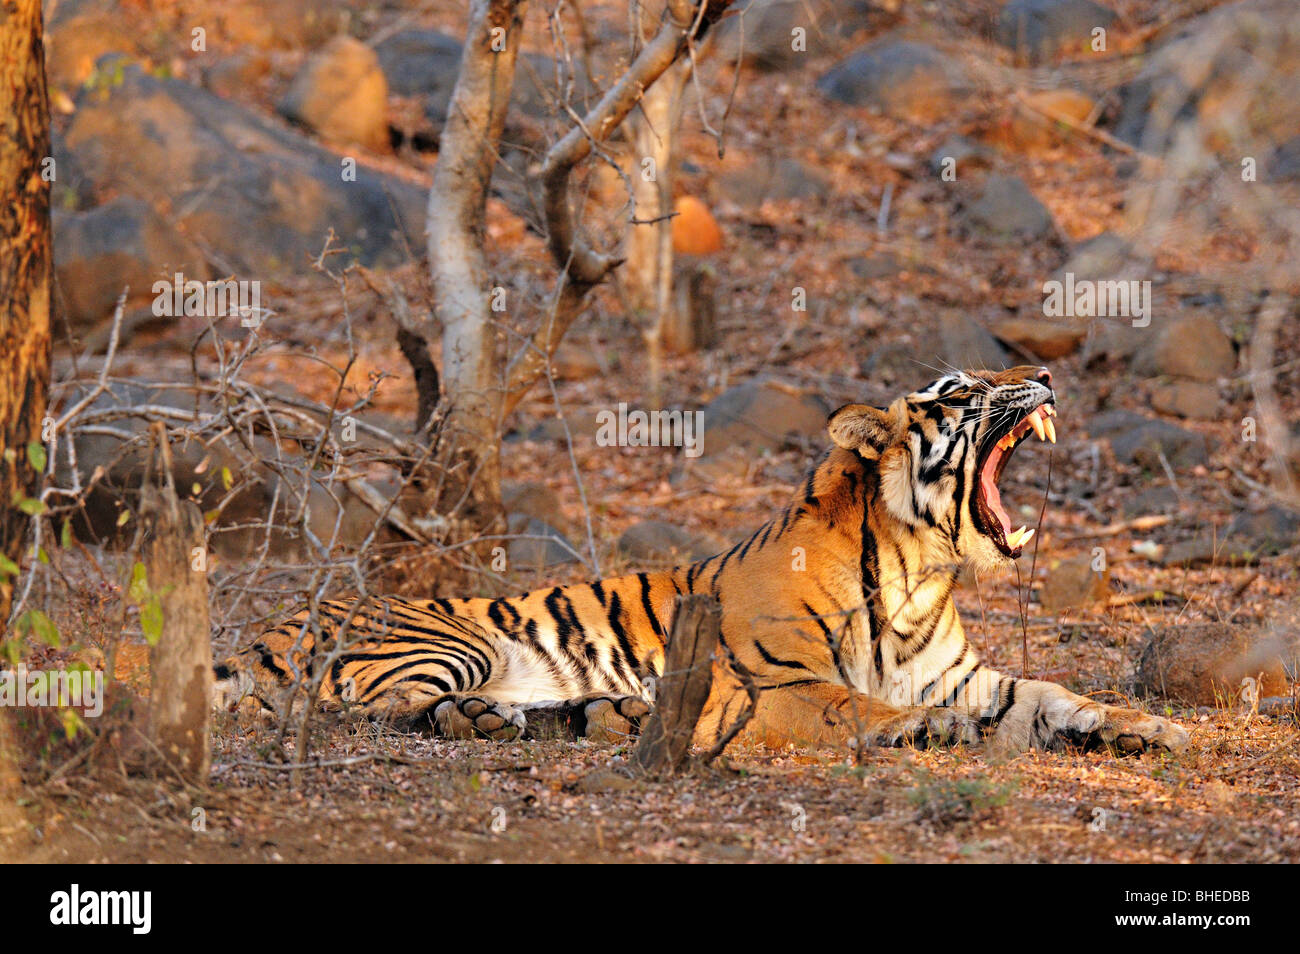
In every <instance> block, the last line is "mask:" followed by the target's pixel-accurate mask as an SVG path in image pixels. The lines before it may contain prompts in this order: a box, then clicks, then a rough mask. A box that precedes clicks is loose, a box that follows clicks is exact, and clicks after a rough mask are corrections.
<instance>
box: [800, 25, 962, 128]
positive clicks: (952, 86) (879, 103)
mask: <svg viewBox="0 0 1300 954" xmlns="http://www.w3.org/2000/svg"><path fill="white" fill-rule="evenodd" d="M969 85H970V84H969V81H968V79H967V77H966V76H965V74H964V73H963V71H962V70H961V68H960V67H959V66H958V65H957V64H956V62H955V61H954V60H953V59H952V58H951V57H949V56H946V55H945V54H944V53H942V52H940V51H939V50H937V49H935V48H934V47H932V46H930V45H928V44H926V43H918V42H915V41H912V40H902V39H894V38H885V39H880V40H876V41H874V42H872V43H869V44H867V45H866V46H864V47H861V48H860V49H858V50H857V51H856V52H854V53H852V54H850V55H849V56H848V58H846V59H845V60H843V61H841V62H840V63H838V64H836V65H835V66H834V67H832V68H831V69H830V70H829V71H827V72H826V73H825V74H823V75H822V77H821V79H819V80H818V81H817V88H818V89H820V90H821V91H822V92H823V93H825V94H826V95H827V96H829V97H830V98H831V99H834V100H838V101H839V102H841V103H848V104H849V105H851V106H866V107H870V108H871V109H875V110H878V111H879V112H882V113H884V114H885V115H887V116H896V117H899V118H903V119H911V120H914V121H924V120H929V119H935V118H937V117H939V116H941V115H943V114H944V113H946V112H948V111H949V110H950V109H951V107H952V105H953V103H954V102H956V101H957V100H958V99H959V98H961V97H962V96H963V95H964V94H965V93H966V92H967V91H968V89H969Z"/></svg>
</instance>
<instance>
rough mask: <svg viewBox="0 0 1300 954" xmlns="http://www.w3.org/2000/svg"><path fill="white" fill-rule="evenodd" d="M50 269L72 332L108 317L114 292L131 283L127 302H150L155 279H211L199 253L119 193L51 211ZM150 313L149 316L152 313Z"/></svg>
mask: <svg viewBox="0 0 1300 954" xmlns="http://www.w3.org/2000/svg"><path fill="white" fill-rule="evenodd" d="M53 231H54V270H55V275H56V277H57V278H58V283H59V290H60V293H61V294H62V296H63V306H64V311H65V314H66V315H67V319H68V322H69V327H70V328H71V330H72V331H73V332H74V333H80V332H83V331H86V330H88V329H91V328H94V327H95V326H97V325H99V324H100V323H101V322H103V321H104V320H105V319H106V318H108V317H110V316H111V315H112V313H113V306H114V304H115V303H116V301H117V297H118V295H120V294H122V290H123V288H125V287H126V286H130V289H131V293H130V298H129V299H128V303H129V306H130V303H134V304H136V305H140V304H141V303H143V304H144V306H145V308H147V306H148V304H149V303H151V302H152V300H153V297H154V293H153V290H152V288H153V284H154V282H156V281H158V280H160V279H162V280H166V281H168V282H170V281H172V279H173V276H174V275H175V273H176V272H183V273H184V275H185V277H186V278H187V279H191V278H192V279H195V280H197V281H206V280H207V279H209V278H211V277H212V276H211V273H210V272H209V270H208V266H207V262H206V261H205V260H204V257H203V253H202V252H201V251H199V249H198V248H197V247H196V246H195V245H193V244H192V243H191V242H189V241H187V240H186V239H185V238H183V237H181V236H179V235H177V234H176V230H175V229H174V228H172V227H171V226H169V225H168V224H167V223H166V222H164V221H163V220H162V219H161V218H160V217H159V216H157V215H156V214H155V213H154V211H153V210H152V209H151V208H150V207H149V206H148V205H147V204H146V203H145V202H143V201H141V200H139V199H136V198H132V197H130V196H119V197H118V198H115V199H112V200H110V201H109V202H108V203H106V204H105V205H102V206H100V207H99V208H97V209H91V210H89V211H86V212H65V211H63V210H61V209H55V210H54V213H53ZM150 317H152V316H150Z"/></svg>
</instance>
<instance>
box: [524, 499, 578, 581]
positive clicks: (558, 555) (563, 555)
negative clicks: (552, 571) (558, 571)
mask: <svg viewBox="0 0 1300 954" xmlns="http://www.w3.org/2000/svg"><path fill="white" fill-rule="evenodd" d="M506 523H507V526H508V527H509V530H510V533H511V534H516V535H518V538H517V539H514V540H511V541H510V542H509V544H508V545H507V546H506V559H507V560H508V561H509V563H510V567H511V568H512V569H515V570H519V569H544V568H546V567H549V566H559V565H561V564H564V563H576V562H577V560H578V558H577V556H576V555H575V551H576V550H577V549H578V548H577V547H575V546H573V545H572V544H571V543H569V542H568V541H567V540H566V539H565V538H564V534H563V533H561V532H560V531H559V530H557V529H555V527H552V526H551V525H550V524H548V523H546V522H545V521H544V520H538V519H537V518H536V517H530V516H529V515H528V514H526V513H512V514H507V516H506Z"/></svg>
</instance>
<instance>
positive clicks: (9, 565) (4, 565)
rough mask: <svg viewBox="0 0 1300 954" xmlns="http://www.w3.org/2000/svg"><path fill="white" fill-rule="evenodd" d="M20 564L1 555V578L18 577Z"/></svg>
mask: <svg viewBox="0 0 1300 954" xmlns="http://www.w3.org/2000/svg"><path fill="white" fill-rule="evenodd" d="M17 575H18V564H17V563H15V562H14V561H13V560H11V559H9V558H8V557H7V556H5V555H4V554H3V553H0V576H17Z"/></svg>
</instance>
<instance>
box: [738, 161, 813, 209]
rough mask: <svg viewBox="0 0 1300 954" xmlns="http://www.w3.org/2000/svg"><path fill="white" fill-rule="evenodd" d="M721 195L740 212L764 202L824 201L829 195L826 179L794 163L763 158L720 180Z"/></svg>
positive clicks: (757, 206)
mask: <svg viewBox="0 0 1300 954" xmlns="http://www.w3.org/2000/svg"><path fill="white" fill-rule="evenodd" d="M721 186H722V194H723V195H724V196H725V197H726V198H727V199H729V200H731V201H732V202H734V203H735V204H736V205H738V206H740V207H741V208H743V209H757V208H759V207H760V206H761V205H762V204H763V203H764V202H768V201H773V202H785V201H789V200H791V199H808V200H814V201H815V200H820V199H824V198H825V197H826V196H827V194H829V192H830V186H829V184H828V183H827V182H826V178H825V177H824V176H823V175H822V174H821V172H819V171H818V170H816V169H813V168H810V167H809V166H807V165H805V164H804V163H802V162H800V161H799V160H797V159H791V158H789V157H780V156H770V155H769V156H764V157H762V158H760V159H757V160H755V161H754V162H752V163H751V164H750V165H749V166H747V167H746V168H744V169H738V170H735V171H732V172H728V173H726V174H725V175H723V176H722V181H721Z"/></svg>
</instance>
